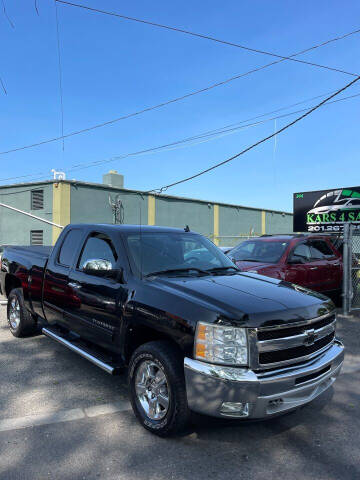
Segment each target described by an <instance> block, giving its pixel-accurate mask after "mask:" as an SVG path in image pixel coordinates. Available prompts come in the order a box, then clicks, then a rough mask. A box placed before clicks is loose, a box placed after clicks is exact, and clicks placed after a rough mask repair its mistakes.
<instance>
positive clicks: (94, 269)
mask: <svg viewBox="0 0 360 480" xmlns="http://www.w3.org/2000/svg"><path fill="white" fill-rule="evenodd" d="M82 271H83V272H84V273H87V274H88V275H95V276H97V277H106V278H112V279H113V280H115V281H116V282H119V283H125V279H124V269H123V268H119V269H115V268H113V265H112V263H111V262H109V261H108V260H104V259H102V258H98V259H97V258H94V259H90V260H87V261H86V262H85V263H84V265H83V268H82Z"/></svg>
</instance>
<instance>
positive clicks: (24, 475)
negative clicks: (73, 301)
mask: <svg viewBox="0 0 360 480" xmlns="http://www.w3.org/2000/svg"><path fill="white" fill-rule="evenodd" d="M2 318H3V317H2ZM339 330H340V334H341V337H342V338H343V339H344V341H345V344H346V345H349V347H348V349H349V351H351V353H352V354H354V356H358V355H359V347H358V345H359V337H358V334H357V331H358V323H357V321H355V320H354V321H346V322H345V321H344V322H341V324H340V326H339ZM0 369H1V373H0V419H1V418H11V417H19V416H25V415H31V414H33V413H39V412H41V411H42V410H46V411H49V410H50V411H58V410H66V409H73V408H79V407H80V408H81V407H83V408H85V407H88V406H93V405H97V404H104V403H111V402H115V401H117V400H119V399H126V398H127V385H126V376H125V375H123V376H119V377H111V376H110V375H107V374H106V373H104V372H102V371H101V370H99V369H97V368H96V367H95V366H93V365H91V364H90V363H88V362H87V361H86V360H85V359H83V358H81V357H79V356H77V355H76V354H75V353H73V352H70V351H68V350H67V349H65V348H64V347H62V346H61V345H58V344H57V343H55V342H52V341H51V340H50V339H48V338H46V337H43V336H37V337H32V338H26V339H16V338H14V337H12V336H11V334H10V332H9V331H8V328H7V326H6V324H5V322H4V321H3V320H2V321H1V323H0ZM359 380H360V374H359V373H355V374H344V375H341V376H340V378H339V380H338V382H337V383H336V384H335V388H331V389H329V390H328V391H326V392H324V394H322V395H321V396H320V397H319V398H317V399H316V400H314V401H313V402H312V403H311V404H309V405H307V406H305V407H303V408H301V409H299V410H296V411H295V412H292V413H289V414H287V415H284V416H281V417H276V418H274V419H271V420H267V421H262V422H254V421H253V422H249V421H238V420H228V419H226V420H222V419H214V418H209V417H203V416H201V415H193V418H192V425H191V428H190V429H189V430H188V431H187V432H185V433H184V434H183V435H181V436H177V437H173V438H168V439H162V438H158V437H156V436H154V435H152V434H150V433H148V432H146V431H145V430H144V429H143V428H142V427H140V426H139V425H138V423H137V421H136V419H135V418H134V416H133V413H132V412H131V411H126V412H119V413H115V414H112V415H103V416H100V417H96V418H86V419H83V420H76V421H70V422H64V423H60V424H53V425H44V426H39V427H34V428H26V429H23V430H13V431H8V432H1V433H0V478H1V479H2V478H4V479H6V480H7V479H11V478H21V479H34V480H38V479H40V478H51V479H52V478H54V479H58V478H59V479H62V480H63V479H67V478H69V479H78V478H79V479H80V478H85V479H86V480H88V479H93V478H94V479H95V478H116V479H118V478H120V479H122V478H124V479H127V478H129V479H130V478H131V479H132V478H134V479H135V478H159V480H162V479H165V478H174V479H176V480H177V479H179V480H180V479H181V480H183V479H187V478H189V479H192V480H194V479H196V480H197V479H203V478H204V479H205V478H206V479H208V478H216V479H221V480H223V479H227V478H229V479H230V478H231V479H234V478H239V477H240V476H242V477H244V478H259V479H260V478H261V479H262V478H267V477H269V476H270V478H276V477H282V478H284V479H288V478H291V479H293V480H297V479H299V480H300V479H309V478H314V479H315V478H316V479H317V480H318V479H321V480H327V479H337V478H347V479H355V478H360V464H359V456H358V438H359V434H358V432H359V431H360V404H359V397H360V382H359Z"/></svg>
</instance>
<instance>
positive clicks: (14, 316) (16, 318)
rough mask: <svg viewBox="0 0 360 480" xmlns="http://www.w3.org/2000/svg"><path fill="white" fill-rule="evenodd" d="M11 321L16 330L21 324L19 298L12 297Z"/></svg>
mask: <svg viewBox="0 0 360 480" xmlns="http://www.w3.org/2000/svg"><path fill="white" fill-rule="evenodd" d="M9 321H10V325H11V327H12V328H13V329H14V330H16V329H17V328H18V326H19V325H20V304H19V300H18V299H17V298H12V299H11V303H10V308H9Z"/></svg>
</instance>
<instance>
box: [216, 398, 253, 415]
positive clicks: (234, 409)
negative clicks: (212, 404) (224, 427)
mask: <svg viewBox="0 0 360 480" xmlns="http://www.w3.org/2000/svg"><path fill="white" fill-rule="evenodd" d="M220 413H221V414H222V415H228V416H229V417H247V416H248V415H249V404H248V403H240V402H224V403H223V404H222V405H221V409H220Z"/></svg>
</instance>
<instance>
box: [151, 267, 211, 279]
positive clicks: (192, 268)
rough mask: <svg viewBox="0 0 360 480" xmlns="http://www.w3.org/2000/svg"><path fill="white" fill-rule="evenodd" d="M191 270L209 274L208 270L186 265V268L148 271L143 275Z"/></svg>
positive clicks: (152, 275)
mask: <svg viewBox="0 0 360 480" xmlns="http://www.w3.org/2000/svg"><path fill="white" fill-rule="evenodd" d="M191 271H194V272H197V273H201V274H202V275H209V272H208V271H206V270H201V269H200V268H196V267H188V268H169V269H167V270H159V271H157V272H150V273H147V274H146V275H145V277H154V276H155V275H167V274H169V273H187V272H191Z"/></svg>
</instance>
